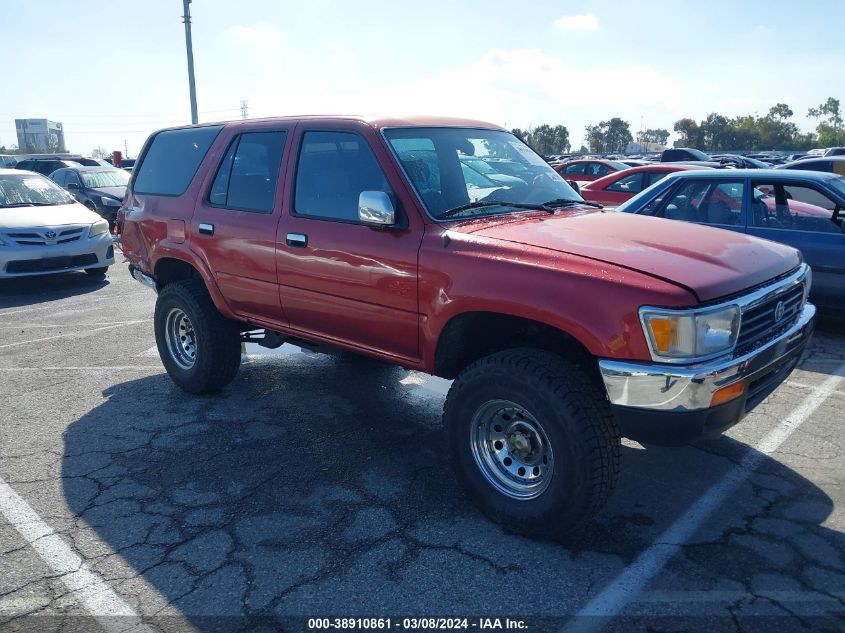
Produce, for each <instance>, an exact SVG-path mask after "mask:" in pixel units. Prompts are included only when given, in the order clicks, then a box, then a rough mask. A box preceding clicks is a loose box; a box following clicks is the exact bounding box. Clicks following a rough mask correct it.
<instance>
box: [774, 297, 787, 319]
mask: <svg viewBox="0 0 845 633" xmlns="http://www.w3.org/2000/svg"><path fill="white" fill-rule="evenodd" d="M784 308H785V306H784V305H783V301H778V304H777V306H775V322H778V321H780V320H781V319H782V318H783V313H784Z"/></svg>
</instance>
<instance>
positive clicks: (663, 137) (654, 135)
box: [637, 128, 669, 146]
mask: <svg viewBox="0 0 845 633" xmlns="http://www.w3.org/2000/svg"><path fill="white" fill-rule="evenodd" d="M668 140H669V130H664V129H662V128H658V129H647V130H645V131H643V132H637V142H638V143H639V144H640V145H643V146H647V145H649V144H651V143H654V144H655V145H664V146H665V145H666V142H667V141H668Z"/></svg>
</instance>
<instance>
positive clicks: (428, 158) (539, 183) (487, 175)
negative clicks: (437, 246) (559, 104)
mask: <svg viewBox="0 0 845 633" xmlns="http://www.w3.org/2000/svg"><path fill="white" fill-rule="evenodd" d="M384 134H385V137H386V138H387V140H388V142H389V143H390V145H391V147H392V148H393V150H394V152H396V155H397V156H398V157H399V161H400V162H401V163H402V167H404V169H405V173H407V174H408V176H409V178H410V180H411V183H412V184H413V186H414V188H415V189H416V191H417V193H418V194H419V196H420V198H421V199H422V200H423V202H424V203H425V205H426V207H427V209H428V212H429V213H430V214H431V215H432V217H434V218H438V219H439V218H445V217H450V218H452V217H454V218H459V217H460V218H465V217H469V216H476V215H490V214H498V213H511V212H514V211H517V210H524V208H523V207H524V205H538V206H542V205H559V204H561V203H566V202H583V200H582V198H581V197H580V196H579V195H578V194H577V193H575V191H574V190H573V189H572V187H570V186H569V185H568V184H567V183H566V181H565V180H564V179H563V178H561V177H560V176H559V175H558V173H557V172H555V171H554V170H553V169H552V168H551V167H549V165H548V163H546V161H544V160H543V159H542V158H541V157H540V156H538V155H537V154H536V153H535V152H534V151H533V150H532V149H530V148H529V147H528V146H527V145H525V144H524V143H523V142H522V141H520V140H519V139H518V138H516V137H515V136H514V135H513V134H510V133H508V132H503V131H497V130H481V129H471V128H423V127H414V128H393V129H388V130H385V132H384ZM514 205H522V206H514ZM465 207H466V208H465Z"/></svg>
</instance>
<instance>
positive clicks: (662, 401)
mask: <svg viewBox="0 0 845 633" xmlns="http://www.w3.org/2000/svg"><path fill="white" fill-rule="evenodd" d="M815 314H816V308H815V306H813V305H812V304H809V303H808V304H805V306H804V308H803V310H802V312H801V315H800V316H799V318H798V320H797V321H796V322H795V324H794V325H793V326H792V327H790V328H789V329H788V330H787V331H786V332H784V333H783V334H782V335H780V336H779V337H778V338H776V339H774V340H772V341H769V342H768V343H766V344H764V345H761V346H760V347H759V348H757V349H755V350H754V351H753V352H750V353H748V354H745V355H743V356H740V357H737V358H732V357H728V358H726V359H725V358H722V359H716V360H712V361H707V362H704V363H701V364H698V365H683V366H678V365H669V364H659V363H632V362H619V361H614V360H601V361H599V369H600V371H601V375H602V378H603V380H604V386H605V388H606V389H607V396H608V398H609V399H610V402H611V404H612V405H615V406H618V407H626V408H636V409H649V410H653V411H661V412H686V411H700V410H702V409H707V408H709V407H710V403H711V401H712V398H713V394H714V393H716V391H718V390H719V389H721V388H723V387H727V386H729V385H732V384H733V383H736V382H738V381H740V380H743V379H745V380H746V382H747V383H748V384H747V385H746V393H745V394H744V398H745V399H746V400H747V401H748V404H746V405H745V407H744V408H745V410H746V411H747V410H749V409H750V408H752V407H753V406H754V405H756V404H757V402H758V401H759V400H760V399H762V398H763V397H765V395H768V393H770V392H771V390H772V389H774V388H775V387H776V386H777V385H778V384H780V383H781V382H782V381H783V380H784V379H785V378H786V376H788V375H789V372H790V371H791V370H792V368H793V367H794V366H795V364H797V362H798V358H799V357H800V354H801V351H802V350H803V349H804V347H805V346H806V345H807V342H808V341H809V339H810V336H811V335H812V331H813V324H814V321H815ZM761 394H762V395H761ZM756 396H759V398H756Z"/></svg>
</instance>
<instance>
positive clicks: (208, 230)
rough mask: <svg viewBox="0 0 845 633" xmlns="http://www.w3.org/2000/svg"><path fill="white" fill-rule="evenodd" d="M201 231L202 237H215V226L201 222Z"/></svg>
mask: <svg viewBox="0 0 845 633" xmlns="http://www.w3.org/2000/svg"><path fill="white" fill-rule="evenodd" d="M199 231H200V233H201V234H202V235H214V225H213V224H207V223H205V222H200V225H199Z"/></svg>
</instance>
